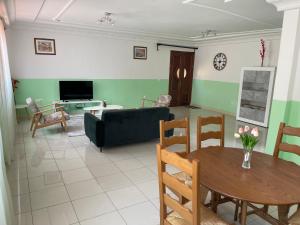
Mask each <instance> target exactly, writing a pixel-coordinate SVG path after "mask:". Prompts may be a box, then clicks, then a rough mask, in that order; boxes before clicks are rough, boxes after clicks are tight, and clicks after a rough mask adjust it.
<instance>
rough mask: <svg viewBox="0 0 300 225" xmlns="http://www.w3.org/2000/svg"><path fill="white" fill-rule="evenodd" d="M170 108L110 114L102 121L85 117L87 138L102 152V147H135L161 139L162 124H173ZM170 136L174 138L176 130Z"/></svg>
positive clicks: (130, 110) (113, 112)
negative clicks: (161, 122)
mask: <svg viewBox="0 0 300 225" xmlns="http://www.w3.org/2000/svg"><path fill="white" fill-rule="evenodd" d="M173 119H174V114H172V113H170V111H169V108H166V107H157V108H141V109H124V110H107V111H104V112H103V113H102V117H101V120H100V119H99V118H97V117H96V116H94V115H93V114H91V113H85V114H84V129H85V134H86V136H87V137H88V138H89V139H90V141H92V142H93V143H94V144H95V145H96V146H97V147H99V148H100V150H101V151H102V148H103V147H110V146H116V145H124V144H132V143H138V142H144V141H149V140H152V139H156V138H159V121H160V120H166V121H169V120H173ZM166 135H167V136H171V135H173V130H171V131H169V132H168V133H167V134H166Z"/></svg>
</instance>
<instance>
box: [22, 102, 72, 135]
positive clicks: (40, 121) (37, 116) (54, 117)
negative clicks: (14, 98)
mask: <svg viewBox="0 0 300 225" xmlns="http://www.w3.org/2000/svg"><path fill="white" fill-rule="evenodd" d="M26 103H27V105H28V108H29V109H30V110H31V112H32V113H33V116H32V121H31V126H30V131H32V129H33V131H32V137H34V136H35V132H36V130H37V129H40V128H43V127H48V126H51V125H54V124H58V123H60V124H61V126H62V127H63V128H64V130H65V131H66V130H67V123H66V121H67V120H69V119H70V117H69V115H68V114H67V113H66V112H64V108H63V107H62V106H58V105H57V104H49V105H44V106H37V104H36V103H35V102H34V101H33V100H32V98H30V97H29V98H27V99H26Z"/></svg>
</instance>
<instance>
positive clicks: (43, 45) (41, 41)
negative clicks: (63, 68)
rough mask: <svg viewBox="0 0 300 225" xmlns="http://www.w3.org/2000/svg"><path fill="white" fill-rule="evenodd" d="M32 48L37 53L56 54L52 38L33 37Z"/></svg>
mask: <svg viewBox="0 0 300 225" xmlns="http://www.w3.org/2000/svg"><path fill="white" fill-rule="evenodd" d="M34 48H35V54H37V55H56V49H55V40H54V39H47V38H34Z"/></svg>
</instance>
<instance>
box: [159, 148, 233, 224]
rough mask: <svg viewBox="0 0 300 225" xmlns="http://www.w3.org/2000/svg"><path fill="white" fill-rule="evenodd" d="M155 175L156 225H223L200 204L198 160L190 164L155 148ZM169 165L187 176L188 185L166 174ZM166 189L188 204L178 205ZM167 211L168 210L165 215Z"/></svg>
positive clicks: (181, 158) (175, 155) (178, 202)
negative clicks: (158, 204)
mask: <svg viewBox="0 0 300 225" xmlns="http://www.w3.org/2000/svg"><path fill="white" fill-rule="evenodd" d="M157 164H158V175H159V198H160V225H208V224H218V225H226V224H227V223H226V222H224V221H223V220H222V219H220V218H219V217H218V216H217V215H216V214H215V213H213V212H212V211H211V210H209V209H208V208H206V207H205V206H204V205H203V204H202V203H201V194H200V193H201V190H200V189H202V187H201V186H200V165H199V161H198V160H193V161H192V162H190V161H189V160H188V159H185V158H183V157H181V156H180V155H179V154H177V153H173V152H169V151H168V150H167V149H164V148H162V146H161V145H160V144H158V145H157ZM166 165H171V166H174V167H176V168H178V169H179V170H181V171H182V173H185V174H187V175H188V176H189V177H191V182H183V181H181V180H179V179H177V177H176V176H173V175H172V174H169V173H168V172H167V171H166ZM167 188H168V189H170V190H174V191H176V193H179V194H181V195H182V196H184V197H185V198H186V199H187V200H188V202H187V203H181V202H180V201H177V200H175V199H173V198H172V197H171V196H170V195H169V194H167ZM167 208H170V209H171V211H170V212H169V213H168V210H167Z"/></svg>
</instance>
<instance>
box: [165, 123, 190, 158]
mask: <svg viewBox="0 0 300 225" xmlns="http://www.w3.org/2000/svg"><path fill="white" fill-rule="evenodd" d="M174 129H184V133H185V134H181V135H180V136H175V135H173V136H170V137H166V133H167V132H168V131H170V130H174ZM160 144H161V146H163V148H166V147H169V146H172V145H176V144H180V145H185V147H184V149H183V152H182V153H181V154H183V153H184V154H189V153H190V121H189V119H188V118H184V119H180V120H171V121H164V120H161V121H160Z"/></svg>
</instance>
